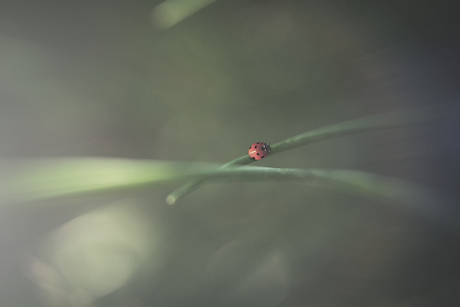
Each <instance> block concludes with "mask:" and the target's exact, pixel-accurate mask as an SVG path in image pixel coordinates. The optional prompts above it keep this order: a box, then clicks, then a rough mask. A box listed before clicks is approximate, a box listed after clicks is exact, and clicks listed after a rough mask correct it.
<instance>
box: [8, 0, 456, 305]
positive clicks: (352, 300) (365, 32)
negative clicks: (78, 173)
mask: <svg viewBox="0 0 460 307" xmlns="http://www.w3.org/2000/svg"><path fill="white" fill-rule="evenodd" d="M0 7H1V9H0V156H1V157H2V159H4V160H5V161H7V159H9V158H18V157H20V158H36V157H47V158H49V157H51V158H54V157H86V156H94V157H96V156H97V157H117V158H132V159H156V160H169V161H188V162H215V163H225V162H228V161H230V160H233V159H235V158H238V157H240V156H242V155H244V154H246V153H247V148H249V146H250V145H251V144H252V143H254V142H257V141H263V142H272V143H276V142H278V141H281V140H283V139H285V138H288V137H291V136H293V135H296V134H299V133H302V132H305V131H308V130H310V129H315V128H319V127H322V126H326V125H329V124H334V123H338V122H342V121H347V120H352V119H356V118H360V117H363V116H368V115H375V114H381V113H385V112H396V111H402V110H407V109H410V108H417V107H425V106H431V107H436V108H438V107H439V108H443V107H444V106H450V107H452V106H454V108H453V111H452V112H451V113H450V115H449V116H448V118H447V119H445V120H444V121H442V122H437V123H435V124H430V125H423V126H416V127H410V128H398V129H392V130H386V131H381V132H373V133H366V134H362V135H356V136H351V137H344V138H340V139H335V140H331V141H327V142H322V143H318V144H312V145H309V146H305V147H302V148H298V149H295V150H292V151H289V152H285V153H282V154H280V155H276V156H273V157H271V158H270V159H266V160H264V161H261V162H258V164H257V165H261V166H273V167H293V168H297V167H299V168H343V169H356V170H364V171H369V172H375V173H378V174H383V175H388V176H394V177H397V178H402V179H407V180H412V181H414V182H416V183H419V184H422V185H425V186H427V187H429V188H431V189H435V190H437V191H438V192H439V193H440V194H441V195H443V196H445V197H446V198H449V199H451V200H452V201H453V203H458V202H459V200H460V176H459V169H460V162H459V159H458V158H459V155H460V142H459V136H458V132H459V131H460V106H459V107H455V106H456V105H458V100H459V94H460V93H459V81H460V61H459V57H458V54H460V53H459V52H460V40H459V36H458V35H459V30H460V21H459V18H458V12H459V5H458V4H455V2H451V1H437V2H433V1H412V0H399V1H393V0H383V1H378V2H369V1H358V0H356V1H355V0H351V1H332V0H326V1H310V0H306V1H305V0H303V1H301V0H285V1H281V0H273V1H270V0H267V1H261V0H247V1H240V0H233V1H225V0H215V1H214V0H166V1H164V2H163V1H143V0H134V1H119V0H118V1H105V0H101V1H73V2H69V1H51V0H44V1H30V0H29V1H27V0H26V1H9V0H7V1H3V2H2V4H1V5H0ZM43 180H46V176H44V178H43ZM178 185H179V184H178ZM178 185H177V186H178ZM177 186H165V187H162V188H156V189H152V190H148V191H143V192H138V193H112V194H107V195H100V196H98V197H74V198H65V199H54V200H50V201H37V202H34V203H28V204H16V205H14V206H12V205H10V204H8V203H4V202H3V205H2V206H1V207H0V305H1V306H23V307H28V306H47V307H49V306H95V307H96V306H98V307H99V306H116V307H118V306H120V307H121V306H131V307H144V306H267V307H270V306H283V307H284V306H292V307H298V306H315V307H319V306H328V307H329V306H401V307H402V306H417V307H420V306H459V304H460V291H459V289H460V265H459V263H458V262H459V259H460V258H459V257H460V246H459V242H460V241H459V239H460V236H459V234H458V233H457V232H454V231H452V230H451V229H450V228H448V227H445V226H444V225H443V224H442V223H439V221H434V220H432V219H430V217H429V216H428V217H427V216H420V215H418V214H416V213H414V212H413V211H411V210H410V209H407V208H404V207H403V206H401V204H392V203H388V202H384V201H374V200H370V199H367V198H361V197H358V196H351V195H347V194H344V193H341V192H335V191H331V190H328V189H325V188H321V187H316V186H304V185H293V184H286V183H276V182H270V183H233V184H220V185H219V184H214V185H206V186H203V187H202V188H200V189H198V190H197V191H195V192H193V193H192V194H190V195H188V196H187V197H185V198H184V199H182V200H180V204H178V206H168V205H167V204H166V202H165V198H166V196H167V195H168V194H169V193H170V192H171V191H172V190H174V189H175V188H176V187H177ZM440 206H442V204H440ZM441 209H442V208H440V210H441Z"/></svg>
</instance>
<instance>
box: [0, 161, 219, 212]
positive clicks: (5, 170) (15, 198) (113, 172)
mask: <svg viewBox="0 0 460 307" xmlns="http://www.w3.org/2000/svg"><path fill="white" fill-rule="evenodd" d="M0 166H1V172H0V202H2V203H9V202H24V201H33V200H39V199H46V198H52V197H59V196H69V195H74V194H87V193H97V192H106V191H117V190H126V189H136V188H140V187H143V186H152V185H158V184H163V183H167V182H171V181H176V180H181V179H184V178H191V176H193V174H197V173H203V172H206V171H211V170H215V169H216V168H217V167H218V166H217V165H215V164H207V163H206V164H205V163H202V164H198V163H180V162H168V161H155V160H130V159H113V158H89V157H88V158H55V159H30V160H29V159H24V160H7V161H6V160H3V161H0Z"/></svg>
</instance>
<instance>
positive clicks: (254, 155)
mask: <svg viewBox="0 0 460 307" xmlns="http://www.w3.org/2000/svg"><path fill="white" fill-rule="evenodd" d="M269 153H270V145H268V144H267V143H264V142H257V143H254V144H252V146H251V147H249V150H248V154H249V157H250V158H251V159H253V160H260V159H263V158H265V157H266V156H267V155H268V154H269Z"/></svg>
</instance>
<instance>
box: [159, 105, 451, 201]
mask: <svg viewBox="0 0 460 307" xmlns="http://www.w3.org/2000/svg"><path fill="white" fill-rule="evenodd" d="M444 113H445V110H428V109H417V110H411V111H407V112H400V113H393V114H383V115H376V116H370V117H365V118H361V119H357V120H352V121H348V122H344V123H338V124H334V125H330V126H326V127H322V128H319V129H315V130H312V131H308V132H305V133H302V134H299V135H296V136H294V137H291V138H288V139H286V140H284V141H281V142H278V143H276V144H273V145H271V146H270V147H271V151H270V154H269V155H268V156H267V157H270V156H272V155H275V154H277V153H280V152H283V151H287V150H290V149H293V148H297V147H300V146H305V145H307V144H312V143H316V142H321V141H325V140H329V139H333V138H337V137H342V136H347V135H352V134H358V133H364V132H371V131H376V130H383V129H390V128H395V127H399V126H405V125H414V124H422V123H427V122H430V121H433V120H437V119H439V118H440V117H442V116H443V115H444ZM252 162H254V160H252V159H250V158H249V156H248V155H244V156H242V157H240V158H237V159H235V160H233V161H230V162H228V163H226V164H224V165H223V166H222V168H227V167H231V166H235V165H241V166H243V165H247V164H250V163H252ZM204 181H206V179H201V178H198V179H193V180H190V181H189V182H187V183H185V184H184V185H182V186H180V187H179V188H177V189H176V190H174V191H173V192H172V193H171V194H169V195H168V197H167V198H166V202H167V203H168V204H169V205H173V204H175V203H176V201H177V200H178V199H179V198H181V197H184V196H185V195H187V194H189V193H191V192H193V191H194V190H196V189H197V188H198V186H199V185H200V184H202V183H203V182H204Z"/></svg>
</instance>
